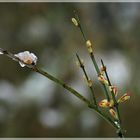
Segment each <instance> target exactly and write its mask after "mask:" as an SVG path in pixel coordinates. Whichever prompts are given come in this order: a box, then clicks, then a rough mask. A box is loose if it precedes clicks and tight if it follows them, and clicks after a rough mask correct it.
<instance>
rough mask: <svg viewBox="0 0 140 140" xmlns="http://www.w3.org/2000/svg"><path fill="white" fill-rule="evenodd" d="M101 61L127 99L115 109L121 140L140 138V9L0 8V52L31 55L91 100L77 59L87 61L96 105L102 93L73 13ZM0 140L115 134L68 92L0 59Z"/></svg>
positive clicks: (107, 6)
mask: <svg viewBox="0 0 140 140" xmlns="http://www.w3.org/2000/svg"><path fill="white" fill-rule="evenodd" d="M74 10H76V11H77V12H78V14H79V16H80V19H81V22H82V25H83V28H84V31H85V33H86V35H87V36H88V37H89V39H91V40H92V42H93V44H94V46H93V50H94V54H95V56H96V59H97V61H98V64H99V66H100V65H101V64H100V59H101V58H103V59H104V62H105V63H106V66H107V70H108V73H109V75H110V77H111V81H112V82H113V84H114V85H116V86H117V87H118V89H119V97H120V96H121V95H122V94H124V93H125V92H129V93H130V94H131V100H129V101H128V102H125V103H122V104H121V105H120V112H121V118H122V122H123V127H124V128H125V129H126V130H127V133H126V137H139V136H140V133H139V132H140V130H139V128H140V121H139V118H140V105H139V103H140V72H139V71H140V65H139V64H140V63H139V61H140V59H139V54H140V49H139V44H140V39H139V37H140V14H139V13H140V4H139V3H0V47H1V48H4V49H7V50H9V51H11V52H12V53H18V52H21V51H26V50H28V51H31V52H33V53H35V54H36V56H37V57H38V63H37V65H38V66H39V67H41V68H43V69H44V70H46V71H47V72H49V73H51V74H53V75H55V76H56V77H58V78H60V79H62V80H64V81H65V82H66V83H68V84H69V85H71V86H72V87H74V88H75V89H77V90H78V91H79V92H81V94H83V95H84V96H86V97H88V95H89V94H88V92H89V90H88V88H87V86H86V84H85V83H84V80H83V76H82V72H81V71H80V69H78V67H77V66H76V65H75V61H76V57H75V53H76V52H78V53H79V54H80V56H81V57H82V58H83V59H84V60H85V65H86V68H87V70H88V73H89V75H90V76H91V79H92V80H93V81H94V90H95V93H96V97H97V99H98V101H100V100H101V99H104V95H103V91H102V89H101V86H100V84H99V82H98V81H97V75H96V73H95V69H94V68H93V65H92V62H91V60H90V58H89V56H88V52H87V50H86V47H85V46H84V41H83V39H82V35H81V34H80V31H79V30H78V29H77V28H76V27H75V26H74V25H73V24H72V23H71V17H73V11H74ZM0 137H116V134H115V129H113V128H112V126H110V125H109V124H108V123H106V122H105V121H104V120H103V119H102V118H100V116H98V115H97V114H96V113H95V112H94V111H92V110H90V109H88V108H87V106H86V105H85V104H83V103H81V101H80V100H79V99H77V98H76V97H74V96H73V95H71V94H69V92H67V91H66V90H64V89H63V88H61V87H60V86H58V85H56V84H55V83H53V82H52V81H50V80H48V79H46V78H45V77H43V76H41V75H39V74H37V73H34V72H32V71H30V70H29V69H28V68H21V67H20V65H19V64H18V63H16V62H14V61H12V60H10V59H9V58H7V57H5V56H2V55H1V56H0Z"/></svg>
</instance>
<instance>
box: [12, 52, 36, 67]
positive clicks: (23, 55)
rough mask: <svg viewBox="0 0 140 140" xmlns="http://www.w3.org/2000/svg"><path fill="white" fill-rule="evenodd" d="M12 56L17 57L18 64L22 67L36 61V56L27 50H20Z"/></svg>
mask: <svg viewBox="0 0 140 140" xmlns="http://www.w3.org/2000/svg"><path fill="white" fill-rule="evenodd" d="M14 56H15V57H17V58H19V60H20V61H19V64H20V65H21V67H24V66H25V65H26V64H27V65H36V63H37V57H36V56H35V55H34V54H33V53H30V52H29V51H24V52H20V53H18V54H15V55H14ZM22 62H23V63H22Z"/></svg>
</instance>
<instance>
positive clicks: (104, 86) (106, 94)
mask: <svg viewBox="0 0 140 140" xmlns="http://www.w3.org/2000/svg"><path fill="white" fill-rule="evenodd" d="M75 16H76V19H77V20H78V27H79V29H80V31H81V33H82V36H83V39H84V41H85V42H86V41H87V38H86V35H85V33H84V31H83V28H82V25H81V22H80V19H79V16H78V15H77V14H76V13H75ZM90 58H91V60H92V62H93V65H94V67H95V70H96V72H97V74H98V76H99V75H100V74H101V73H100V70H99V67H98V65H97V62H96V60H95V57H94V54H93V53H90ZM102 86H103V89H104V91H105V96H106V98H107V100H108V101H110V98H109V93H108V91H107V88H106V85H105V84H103V83H102Z"/></svg>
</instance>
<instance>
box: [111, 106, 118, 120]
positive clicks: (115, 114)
mask: <svg viewBox="0 0 140 140" xmlns="http://www.w3.org/2000/svg"><path fill="white" fill-rule="evenodd" d="M109 112H110V114H111V115H112V116H113V117H114V118H115V119H116V120H118V115H117V113H116V111H115V110H114V109H112V108H111V109H109Z"/></svg>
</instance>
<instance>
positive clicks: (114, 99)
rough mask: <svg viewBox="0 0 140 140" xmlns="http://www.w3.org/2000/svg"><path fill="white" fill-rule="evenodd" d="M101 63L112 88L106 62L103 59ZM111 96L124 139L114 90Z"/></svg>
mask: <svg viewBox="0 0 140 140" xmlns="http://www.w3.org/2000/svg"><path fill="white" fill-rule="evenodd" d="M101 63H102V66H103V67H104V68H105V69H104V72H105V75H106V78H107V81H108V84H109V86H112V84H111V81H110V78H109V76H108V73H107V70H106V66H105V65H104V62H103V60H102V59H101ZM111 95H112V99H113V102H114V107H115V108H116V112H117V115H118V121H119V124H120V132H119V133H120V134H121V135H122V137H124V136H123V130H122V127H121V117H120V111H119V104H118V103H117V101H116V98H115V94H114V92H113V90H111Z"/></svg>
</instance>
